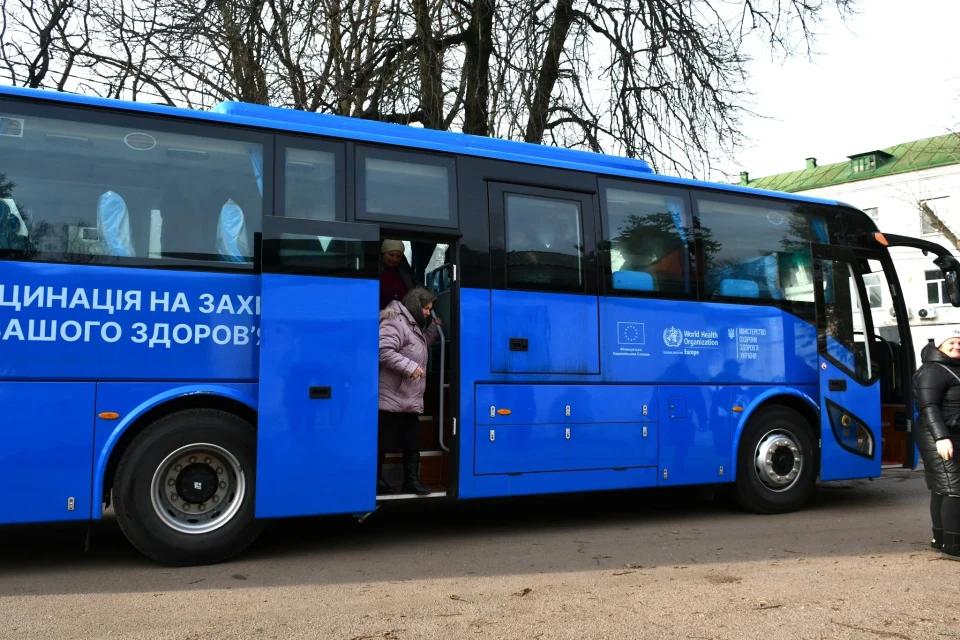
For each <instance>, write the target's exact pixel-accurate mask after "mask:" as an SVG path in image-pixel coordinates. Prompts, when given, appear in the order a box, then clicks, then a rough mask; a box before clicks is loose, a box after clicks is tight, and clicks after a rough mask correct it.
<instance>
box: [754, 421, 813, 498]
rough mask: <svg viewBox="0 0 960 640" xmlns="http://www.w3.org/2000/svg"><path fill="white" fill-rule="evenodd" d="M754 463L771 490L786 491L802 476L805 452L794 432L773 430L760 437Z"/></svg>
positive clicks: (760, 477) (762, 481) (758, 475)
mask: <svg viewBox="0 0 960 640" xmlns="http://www.w3.org/2000/svg"><path fill="white" fill-rule="evenodd" d="M754 465H755V468H756V472H757V478H758V479H759V480H760V482H761V483H763V485H764V486H766V487H767V488H768V489H770V490H771V491H777V492H779V491H786V490H787V489H789V488H790V487H791V486H793V484H794V483H795V482H796V481H797V478H798V477H800V471H801V470H802V469H803V452H802V451H801V449H800V447H799V445H797V442H796V438H795V436H794V435H793V434H792V433H788V432H784V431H771V432H770V433H768V434H766V435H765V436H763V437H762V438H760V443H759V444H758V445H757V450H756V456H755V458H754Z"/></svg>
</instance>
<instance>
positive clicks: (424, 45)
mask: <svg viewBox="0 0 960 640" xmlns="http://www.w3.org/2000/svg"><path fill="white" fill-rule="evenodd" d="M413 12H414V15H415V16H416V20H417V37H418V38H419V39H420V43H419V49H420V51H419V58H420V105H421V111H423V126H424V127H427V128H428V129H443V128H444V127H443V78H442V72H443V69H442V67H441V65H440V53H439V52H438V51H437V46H436V43H435V42H434V38H433V29H432V28H431V25H430V6H429V4H428V0H413Z"/></svg>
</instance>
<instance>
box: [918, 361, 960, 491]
mask: <svg viewBox="0 0 960 640" xmlns="http://www.w3.org/2000/svg"><path fill="white" fill-rule="evenodd" d="M920 360H921V362H922V363H923V364H921V365H920V368H919V369H918V370H917V375H916V376H915V377H914V379H913V393H914V399H915V400H916V402H917V410H918V411H919V413H920V420H919V421H918V422H917V429H916V433H915V434H914V435H915V437H916V440H917V448H918V449H920V457H921V458H922V459H923V469H924V473H925V474H926V477H927V487H928V488H929V489H930V490H931V491H934V492H936V493H939V494H943V495H953V496H957V495H960V380H958V379H957V378H955V377H954V375H953V374H954V373H956V374H957V376H960V359H956V358H950V357H948V356H946V355H944V354H943V352H941V351H940V350H939V349H937V348H936V347H935V346H934V345H933V344H928V345H927V346H925V347H924V348H923V351H921V352H920ZM942 438H950V439H951V440H952V441H953V459H951V460H944V459H943V458H941V457H940V454H939V453H937V440H940V439H942Z"/></svg>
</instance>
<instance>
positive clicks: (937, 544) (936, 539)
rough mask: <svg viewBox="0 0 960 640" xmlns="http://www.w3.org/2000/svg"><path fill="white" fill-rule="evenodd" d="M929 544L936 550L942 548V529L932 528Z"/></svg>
mask: <svg viewBox="0 0 960 640" xmlns="http://www.w3.org/2000/svg"><path fill="white" fill-rule="evenodd" d="M930 546H931V547H933V548H934V549H936V550H937V551H940V550H942V549H943V529H934V530H933V540H931V541H930Z"/></svg>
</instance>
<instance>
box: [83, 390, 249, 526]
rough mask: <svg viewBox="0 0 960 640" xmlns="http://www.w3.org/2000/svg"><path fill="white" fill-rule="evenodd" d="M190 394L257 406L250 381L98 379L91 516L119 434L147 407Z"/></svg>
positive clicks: (96, 515)
mask: <svg viewBox="0 0 960 640" xmlns="http://www.w3.org/2000/svg"><path fill="white" fill-rule="evenodd" d="M190 395H207V396H217V397H220V398H228V399H230V400H235V401H237V402H240V403H241V404H244V405H246V406H248V407H250V409H252V410H253V411H256V410H257V385H256V384H254V383H222V384H215V383H213V384H211V383H206V384H194V383H190V382H185V383H184V382H101V383H100V384H98V385H97V408H96V415H94V416H93V418H94V420H95V427H94V438H93V455H94V458H93V459H94V464H95V466H94V470H93V496H94V499H93V502H94V504H93V511H92V514H91V516H92V518H93V519H94V520H99V519H100V518H101V516H102V510H101V509H100V508H99V507H100V496H102V495H103V487H104V486H106V485H107V484H108V483H110V482H111V481H112V478H107V477H106V474H107V467H108V465H109V463H110V456H111V455H113V452H114V449H115V448H116V446H117V443H118V442H119V441H120V438H121V437H122V436H123V435H124V434H125V433H126V432H127V430H128V429H129V428H130V425H132V424H134V423H136V422H137V420H139V419H140V418H141V417H142V416H143V415H144V414H145V413H147V412H148V411H150V410H152V409H154V408H156V407H159V406H161V405H163V404H164V403H167V402H170V401H171V400H176V399H177V398H182V397H184V396H190ZM102 413H117V414H119V415H120V417H119V418H117V419H112V420H111V419H106V418H101V417H100V414H102Z"/></svg>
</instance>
